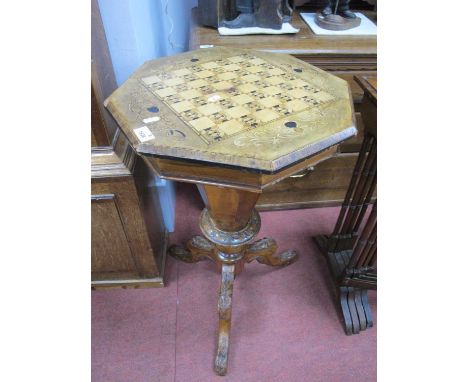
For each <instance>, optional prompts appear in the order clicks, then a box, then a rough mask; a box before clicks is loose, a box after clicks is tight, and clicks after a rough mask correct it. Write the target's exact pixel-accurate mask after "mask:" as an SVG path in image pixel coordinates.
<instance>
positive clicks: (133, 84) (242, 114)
mask: <svg viewBox="0 0 468 382" xmlns="http://www.w3.org/2000/svg"><path fill="white" fill-rule="evenodd" d="M226 60H227V61H226ZM226 62H227V64H226ZM105 105H106V107H107V108H108V110H109V111H110V112H111V114H112V115H113V117H114V118H115V119H116V121H117V122H118V124H119V126H120V127H121V129H122V130H123V132H124V134H125V135H126V136H127V138H128V140H129V141H130V142H131V144H132V146H133V148H134V149H135V151H137V152H138V153H139V154H143V155H145V154H146V155H152V156H156V157H161V158H168V159H171V158H172V159H174V158H178V159H182V160H184V159H186V160H193V161H200V162H204V163H205V164H213V165H225V166H232V167H236V168H244V169H250V170H255V171H258V172H261V173H266V174H272V173H275V172H278V171H280V170H281V169H283V168H285V167H288V166H291V165H293V164H294V163H297V162H300V161H302V160H304V159H306V158H308V157H310V156H313V155H315V154H317V153H319V152H321V151H323V150H325V149H327V148H328V147H331V146H333V145H336V144H338V143H340V142H342V141H344V140H346V139H348V138H350V137H352V136H354V135H356V132H357V130H356V123H355V120H354V113H353V106H352V102H351V95H350V89H349V85H348V84H347V82H346V81H344V80H342V79H340V78H338V77H336V76H333V75H331V74H329V73H327V72H325V71H323V70H321V69H319V68H316V67H313V66H311V65H309V64H307V63H305V62H303V61H301V60H299V59H296V58H294V57H291V56H288V55H284V54H277V53H267V52H260V51H253V50H245V49H227V48H223V47H216V48H210V49H199V50H197V51H190V52H187V53H183V54H179V55H176V56H170V57H165V58H162V59H158V60H153V61H148V62H146V63H145V64H144V65H143V66H141V67H140V68H139V69H138V70H137V71H136V72H135V73H134V74H133V75H132V76H131V77H130V78H129V79H128V80H127V81H126V82H125V83H124V84H123V85H122V86H120V87H119V89H117V90H116V91H115V92H114V93H112V94H111V96H109V97H108V99H107V100H106V101H105ZM141 132H142V133H143V135H142V136H139V133H141Z"/></svg>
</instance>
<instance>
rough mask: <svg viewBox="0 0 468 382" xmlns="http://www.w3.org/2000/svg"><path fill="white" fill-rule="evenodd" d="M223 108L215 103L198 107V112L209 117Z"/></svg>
mask: <svg viewBox="0 0 468 382" xmlns="http://www.w3.org/2000/svg"><path fill="white" fill-rule="evenodd" d="M222 110H223V108H222V107H221V106H219V105H218V104H216V103H210V104H208V105H204V106H199V107H198V111H199V112H200V113H202V114H204V115H211V114H214V113H218V112H220V111H222Z"/></svg>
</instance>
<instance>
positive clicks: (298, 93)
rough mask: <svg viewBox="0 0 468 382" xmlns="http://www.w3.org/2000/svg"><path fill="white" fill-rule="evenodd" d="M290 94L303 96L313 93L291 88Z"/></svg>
mask: <svg viewBox="0 0 468 382" xmlns="http://www.w3.org/2000/svg"><path fill="white" fill-rule="evenodd" d="M288 94H289V95H290V96H292V97H294V98H302V97H307V96H309V95H310V94H311V93H310V92H308V91H306V90H304V89H294V90H291V91H290V92H289V93H288Z"/></svg>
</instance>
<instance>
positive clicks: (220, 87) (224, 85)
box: [211, 81, 232, 90]
mask: <svg viewBox="0 0 468 382" xmlns="http://www.w3.org/2000/svg"><path fill="white" fill-rule="evenodd" d="M211 86H212V87H213V88H215V89H216V90H226V89H229V88H232V84H231V83H230V82H227V81H221V82H218V83H215V84H212V85H211Z"/></svg>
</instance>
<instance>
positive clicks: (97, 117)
mask: <svg viewBox="0 0 468 382" xmlns="http://www.w3.org/2000/svg"><path fill="white" fill-rule="evenodd" d="M91 4H92V44H91V47H92V49H91V52H92V61H91V146H92V148H91V285H92V288H93V289H95V288H105V287H125V288H126V287H131V288H137V287H145V286H163V285H164V282H163V276H164V265H165V254H166V244H167V234H166V230H165V227H164V224H163V219H162V214H161V208H160V204H159V198H158V193H157V190H156V187H155V184H154V176H153V174H152V173H151V172H150V171H149V169H148V168H147V166H146V164H145V163H144V162H143V160H142V159H140V158H139V157H138V156H137V155H136V154H135V153H134V152H133V149H132V148H131V147H130V145H129V144H128V142H127V140H126V138H125V136H124V135H123V134H122V133H120V131H119V129H118V128H117V125H116V123H115V121H114V120H113V119H112V117H111V116H110V114H109V113H108V112H107V110H106V109H105V108H104V106H103V101H104V99H105V98H106V97H107V96H109V95H110V94H111V92H112V91H113V90H114V89H116V88H117V84H116V82H115V77H114V72H113V68H112V63H111V59H110V56H109V50H108V47H107V41H106V37H105V34H104V30H103V27H102V21H101V17H100V14H99V8H98V5H97V2H96V0H93V1H92V3H91Z"/></svg>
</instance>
